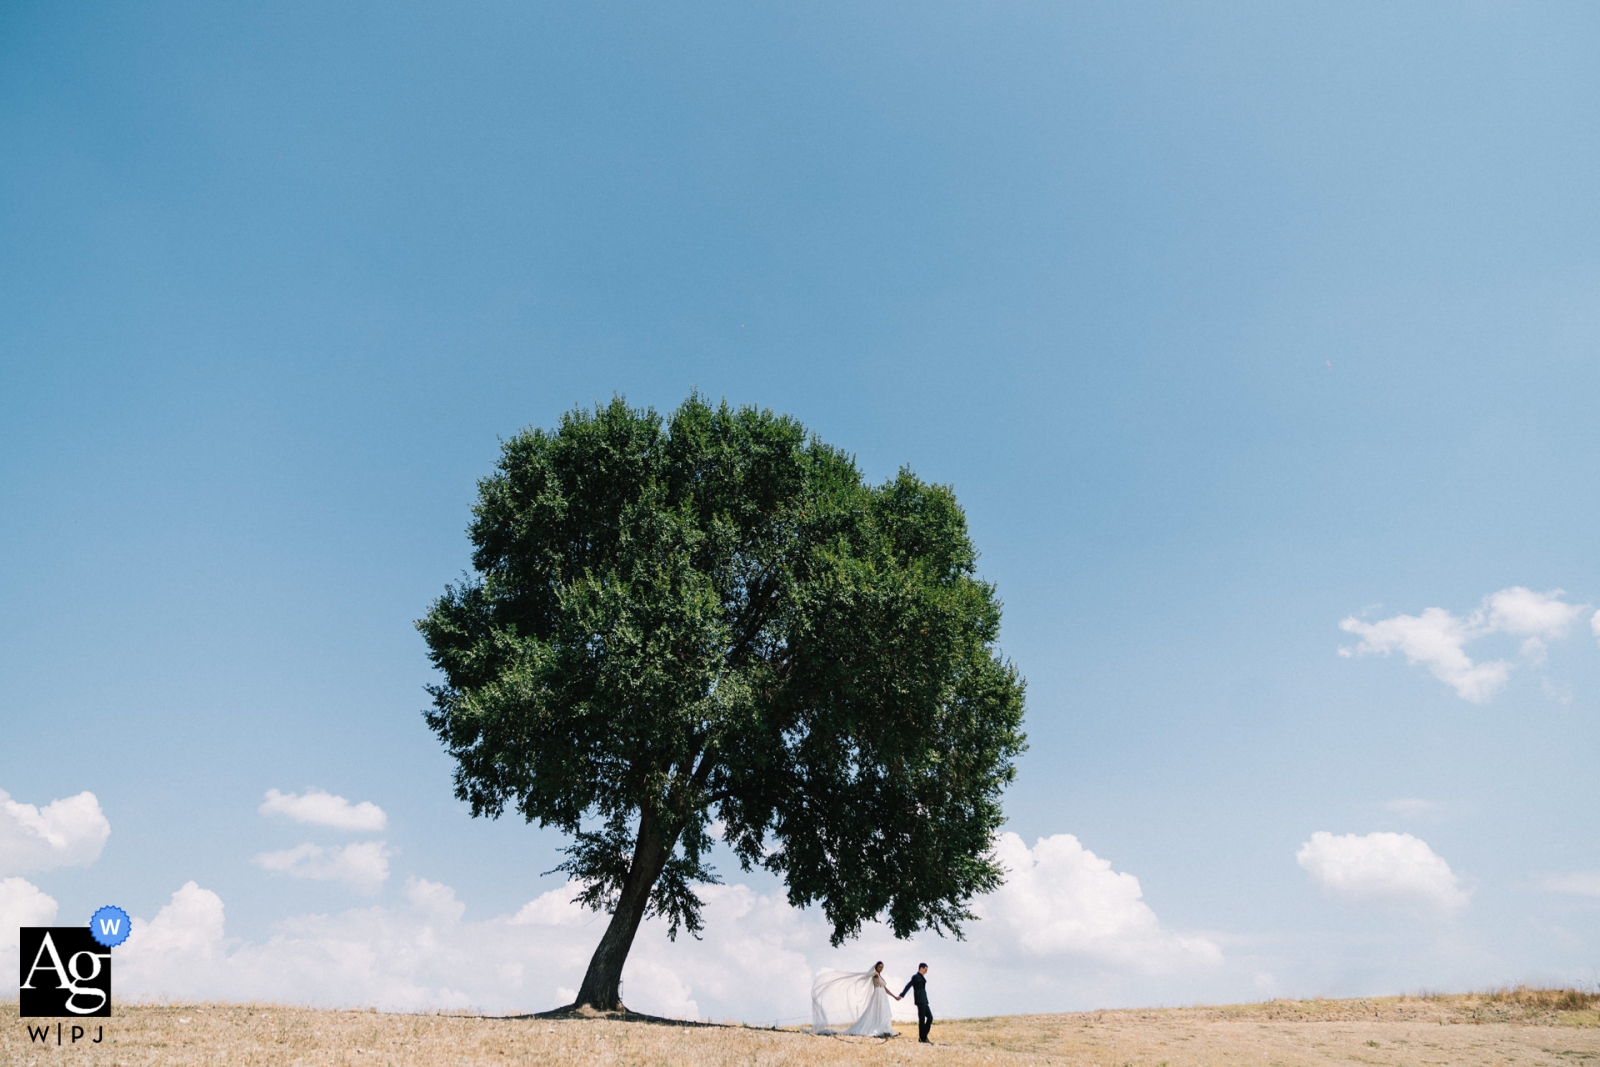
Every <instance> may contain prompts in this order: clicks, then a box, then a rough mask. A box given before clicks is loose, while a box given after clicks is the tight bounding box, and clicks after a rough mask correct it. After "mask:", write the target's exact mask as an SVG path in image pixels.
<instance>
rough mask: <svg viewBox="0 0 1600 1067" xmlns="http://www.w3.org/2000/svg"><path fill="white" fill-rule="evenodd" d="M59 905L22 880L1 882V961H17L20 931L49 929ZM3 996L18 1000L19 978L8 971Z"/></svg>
mask: <svg viewBox="0 0 1600 1067" xmlns="http://www.w3.org/2000/svg"><path fill="white" fill-rule="evenodd" d="M55 918H56V902H55V900H53V899H52V898H51V897H50V896H48V895H47V894H46V893H45V892H44V891H43V890H41V889H40V888H39V887H38V886H36V885H34V884H33V883H31V882H28V881H25V880H23V879H21V878H0V959H5V960H14V959H16V958H17V951H18V947H19V946H18V937H17V928H18V927H21V926H49V925H50V924H51V923H53V922H55ZM5 975H6V976H5V979H4V980H3V981H0V992H3V993H5V994H6V995H7V996H15V995H16V992H17V980H18V975H17V972H16V971H13V970H11V969H10V968H9V967H8V968H6V972H5Z"/></svg>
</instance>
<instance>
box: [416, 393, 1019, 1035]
mask: <svg viewBox="0 0 1600 1067" xmlns="http://www.w3.org/2000/svg"><path fill="white" fill-rule="evenodd" d="M470 536H471V539H472V544H473V546H474V549H475V551H474V553H473V560H472V561H473V565H474V567H475V568H476V571H477V574H476V576H474V577H472V578H470V579H469V580H467V581H465V582H463V583H461V584H459V585H455V586H452V587H450V588H449V589H447V590H446V592H445V594H444V595H443V596H441V597H440V598H439V599H438V600H437V601H436V602H435V603H434V605H433V607H432V609H431V610H430V611H429V612H428V615H427V617H426V618H424V619H422V620H421V621H420V622H419V623H418V627H419V629H420V630H421V631H422V634H423V636H424V638H425V639H426V641H427V644H428V649H429V653H430V656H431V657H432V660H433V662H434V665H435V666H437V667H438V668H439V669H440V670H441V671H442V672H443V673H444V682H443V684H441V685H438V686H436V687H433V688H432V689H431V690H430V692H431V693H432V695H433V698H434V706H433V708H432V709H431V710H430V711H428V712H427V721H428V725H429V726H431V727H432V728H433V729H434V730H435V731H437V732H438V734H439V736H440V738H441V739H442V740H443V741H444V744H445V745H446V747H447V748H448V749H449V751H450V754H451V755H452V756H454V757H455V759H456V761H457V769H456V774H455V783H456V795H457V796H458V797H460V798H461V799H462V800H464V801H466V802H467V803H468V804H470V805H471V808H472V813H473V815H488V816H491V817H495V816H499V815H500V814H502V813H503V812H504V811H505V810H506V808H507V807H511V808H513V809H514V810H516V811H518V812H520V813H521V814H522V815H523V817H524V818H526V819H527V820H528V821H529V822H537V823H538V824H539V825H540V826H555V827H558V828H560V829H561V830H563V831H565V832H566V833H567V834H569V835H570V836H571V841H572V843H571V845H570V847H569V848H568V850H567V859H566V862H565V863H563V864H562V865H561V868H560V869H564V870H566V871H567V872H569V873H570V874H571V876H572V877H573V878H574V879H575V880H576V881H577V882H578V883H579V884H580V885H581V886H582V890H581V894H580V898H579V899H581V900H582V901H583V903H585V904H587V905H588V906H590V907H592V908H595V909H605V910H608V911H610V912H611V921H610V924H609V925H608V926H607V928H606V931H605V934H604V935H603V936H602V937H601V939H600V944H599V946H598V947H597V948H596V949H595V953H594V957H593V959H592V960H591V961H590V963H589V969H588V972H587V973H586V974H585V976H584V979H583V985H582V988H581V989H580V990H579V992H578V997H577V1001H576V1003H575V1005H574V1006H575V1007H576V1006H580V1005H588V1006H591V1007H594V1008H597V1009H601V1010H618V1009H621V1007H622V1004H621V1000H620V997H619V983H620V979H621V976H622V966H623V962H624V961H625V960H626V958H627V954H628V950H629V948H630V947H631V946H632V944H633V939H634V935H635V933H636V932H637V931H638V928H639V923H640V922H641V920H643V919H644V918H645V917H646V916H647V915H651V914H657V915H662V916H665V917H666V918H667V920H668V924H669V936H674V937H675V936H676V935H677V933H678V931H679V930H680V929H686V930H688V931H689V932H691V933H695V932H697V931H698V930H700V929H701V920H700V901H699V899H698V898H697V897H696V895H695V886H696V884H697V883H706V882H714V881H715V880H716V877H715V875H714V874H713V872H712V871H711V870H710V869H709V868H708V867H707V865H706V861H705V856H706V852H707V849H708V848H709V847H710V845H711V839H710V836H709V830H710V827H711V824H712V821H713V819H715V820H718V821H720V823H721V825H722V830H721V833H722V835H723V837H724V839H725V840H726V842H727V843H728V844H729V845H730V846H731V847H732V849H733V851H734V853H735V854H736V855H737V856H738V858H739V860H740V862H741V863H742V864H743V865H744V867H745V869H747V870H748V869H749V868H750V867H751V866H752V865H755V866H761V867H765V868H767V869H768V870H771V871H774V872H777V873H778V874H780V875H781V876H782V877H783V878H784V880H785V881H786V883H787V886H788V894H789V900H790V902H791V903H792V904H794V905H796V906H801V907H803V906H806V905H809V904H813V903H819V904H820V905H821V907H822V910H823V912H824V914H825V915H826V916H827V918H828V920H829V921H830V922H831V923H832V924H833V940H834V943H835V944H838V943H839V942H840V941H842V940H843V939H844V938H846V937H850V936H853V935H855V934H856V933H857V932H858V931H859V930H860V928H861V925H862V923H864V922H868V921H871V920H874V919H877V918H880V917H881V918H883V919H884V920H885V921H887V923H888V924H889V926H890V927H891V928H892V929H893V930H894V932H895V934H897V935H898V936H900V937H909V936H911V935H912V934H913V933H914V932H916V931H917V930H919V929H925V928H926V929H932V930H935V931H939V932H941V933H943V932H951V933H954V934H955V935H957V936H960V933H961V923H962V922H963V920H966V919H970V918H971V915H970V913H969V911H968V907H967V906H968V904H969V903H970V901H971V899H972V897H973V896H974V895H975V894H979V893H984V892H987V891H989V890H991V889H993V888H995V887H996V886H997V885H998V884H999V882H1000V879H1001V872H1000V870H999V869H998V868H997V867H996V866H995V864H994V862H993V860H992V858H991V855H990V847H991V842H992V839H993V836H994V833H995V831H996V829H997V828H998V827H999V825H1000V822H1001V818H1002V816H1001V811H1000V802H999V799H1000V791H1001V789H1002V788H1003V787H1004V786H1005V785H1006V783H1008V782H1009V781H1010V780H1011V778H1012V776H1013V774H1014V770H1013V765H1012V760H1013V758H1014V757H1015V756H1016V754H1017V753H1018V752H1019V751H1021V749H1022V745H1023V736H1022V733H1021V723H1022V713H1023V684H1022V680H1021V678H1020V677H1019V676H1018V674H1017V671H1016V669H1015V668H1014V667H1013V666H1012V665H1011V664H1009V663H1007V662H1006V661H1005V660H1003V659H1002V658H1001V657H1000V655H999V654H998V652H997V651H996V649H995V641H996V638H997V635H998V631H999V626H1000V607H999V604H998V602H997V600H996V598H995V594H994V589H993V587H992V586H990V585H988V584H986V583H984V582H982V581H980V580H978V578H976V577H975V575H974V564H975V560H976V552H975V550H974V549H973V546H972V542H971V540H970V539H969V538H968V536H967V527H966V519H965V516H964V515H963V514H962V511H961V508H960V507H959V505H957V503H956V499H955V497H954V495H953V494H952V493H951V491H950V490H949V489H948V488H946V487H944V486H938V485H929V484H927V483H925V482H922V481H920V480H919V479H917V477H916V476H915V475H913V474H911V473H910V472H909V471H906V470H902V471H901V472H900V474H899V475H897V476H896V477H894V478H892V479H890V480H889V481H888V482H886V483H885V484H883V485H881V486H869V485H867V484H865V483H864V482H863V480H862V477H861V475H860V473H859V472H858V471H857V469H856V466H855V463H854V460H853V459H852V458H851V457H850V456H849V455H847V454H845V453H843V452H841V451H839V450H838V449H835V448H831V447H829V446H827V445H825V444H823V443H821V442H820V441H818V440H817V439H816V438H815V437H813V436H811V435H809V434H807V432H806V431H805V429H804V428H803V427H802V426H801V425H800V424H799V423H798V422H796V421H795V420H793V419H791V418H787V417H782V416H777V415H774V414H773V413H772V412H770V411H763V410H756V409H754V408H738V409H732V408H730V407H729V406H728V405H727V404H726V403H723V404H720V405H716V406H713V405H711V404H708V403H706V402H705V401H704V400H703V399H701V398H700V397H698V396H691V397H690V398H689V399H688V400H687V401H685V402H684V403H683V405H682V406H681V407H679V408H678V409H677V410H676V411H674V412H673V413H672V414H671V416H670V417H668V418H667V419H665V420H663V419H662V418H661V417H660V416H658V415H657V414H656V413H655V412H654V411H652V410H639V409H634V408H630V407H628V406H627V405H626V404H625V403H624V402H623V401H622V400H620V399H614V400H613V401H612V402H611V403H610V404H609V405H607V406H604V407H598V406H597V407H596V409H595V410H594V411H592V412H591V411H585V410H576V411H573V412H572V413H571V414H569V415H567V416H565V417H564V418H563V419H562V420H561V425H560V427H559V428H558V429H556V430H555V431H554V432H550V431H545V430H529V431H526V432H523V433H520V434H518V435H517V436H516V437H514V438H512V439H511V440H509V441H507V442H505V444H504V446H503V448H502V454H501V457H500V462H499V465H498V467H497V469H496V470H495V472H494V473H493V474H491V475H490V476H489V477H487V478H485V479H483V480H482V481H481V482H480V483H479V496H478V503H477V505H476V507H475V508H474V509H473V521H472V524H471V527H470Z"/></svg>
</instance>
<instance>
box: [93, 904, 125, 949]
mask: <svg viewBox="0 0 1600 1067" xmlns="http://www.w3.org/2000/svg"><path fill="white" fill-rule="evenodd" d="M89 936H90V937H92V938H94V939H95V940H96V941H98V942H100V944H102V945H104V946H105V947H106V948H116V947H117V946H118V945H120V944H122V943H123V942H124V941H126V940H128V913H127V912H125V911H123V910H122V909H121V908H119V907H117V906H116V905H114V904H107V905H106V906H105V907H103V908H101V909H100V910H99V911H97V912H95V913H94V914H93V915H91V916H90V917H89Z"/></svg>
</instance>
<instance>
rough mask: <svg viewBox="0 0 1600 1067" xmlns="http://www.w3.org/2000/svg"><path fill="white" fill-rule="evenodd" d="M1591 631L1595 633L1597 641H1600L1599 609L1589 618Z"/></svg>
mask: <svg viewBox="0 0 1600 1067" xmlns="http://www.w3.org/2000/svg"><path fill="white" fill-rule="evenodd" d="M1589 632H1590V633H1592V634H1594V638H1595V640H1596V641H1600V611H1597V612H1595V613H1594V614H1593V615H1592V616H1590V618H1589Z"/></svg>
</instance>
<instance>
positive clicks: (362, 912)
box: [117, 834, 1221, 1023]
mask: <svg viewBox="0 0 1600 1067" xmlns="http://www.w3.org/2000/svg"><path fill="white" fill-rule="evenodd" d="M999 846H1000V847H999V852H1000V855H1001V858H1002V861H1003V862H1005V863H1006V864H1007V866H1009V867H1011V869H1012V870H1013V879H1014V880H1013V882H1012V883H1011V884H1010V885H1008V886H1007V887H1006V888H1005V889H1003V890H1001V891H1000V892H999V893H996V894H994V895H992V896H990V897H988V898H985V899H984V900H983V901H982V902H981V903H980V907H979V910H981V911H982V913H983V915H984V918H983V919H982V920H981V921H979V922H975V923H972V924H970V925H969V926H968V928H967V935H968V940H966V941H954V940H946V939H942V938H938V937H933V936H926V937H919V938H915V939H913V940H911V941H899V940H896V939H895V938H894V937H893V936H892V935H891V934H890V933H889V931H888V930H887V929H885V928H884V927H882V926H879V925H869V926H868V927H867V928H866V929H865V930H864V931H863V932H862V936H861V938H859V939H858V940H856V941H852V942H849V943H847V944H846V945H845V946H844V947H843V948H840V949H834V948H831V947H830V946H829V945H828V928H827V926H826V924H825V922H824V921H823V919H822V917H821V916H820V915H819V914H817V912H816V910H815V909H813V910H810V911H804V912H802V911H797V910H796V909H794V908H792V907H790V906H789V904H788V902H787V900H786V899H785V897H784V894H783V892H782V890H781V889H779V888H777V887H776V886H774V887H773V890H772V891H771V892H761V891H758V890H757V889H754V888H752V887H750V886H748V885H740V884H729V885H711V886H706V887H704V888H703V889H702V890H701V895H702V898H703V900H704V901H705V921H706V931H705V939H704V940H702V941H696V940H694V939H693V938H690V937H686V936H685V937H680V938H679V939H678V941H677V942H675V943H674V942H669V941H668V940H667V938H666V929H665V923H663V922H662V921H661V920H659V919H652V920H648V921H647V922H645V923H644V925H643V926H642V927H641V929H640V931H639V936H638V939H637V940H636V941H635V942H634V947H633V951H632V953H631V954H630V955H629V958H628V965H627V968H626V970H625V971H624V974H623V995H624V997H625V999H626V1000H627V1002H628V1004H629V1006H630V1007H633V1008H635V1009H637V1010H641V1011H647V1012H651V1013H655V1014H661V1015H669V1016H676V1017H685V1018H695V1017H699V1018H715V1019H724V1018H739V1019H745V1020H748V1021H752V1022H764V1023H767V1022H773V1021H778V1020H782V1021H789V1022H799V1021H803V1020H804V1019H805V1018H807V1017H808V1015H809V1010H810V1009H809V1006H810V988H811V978H812V976H813V975H814V974H815V973H816V972H817V971H818V970H822V969H825V968H834V967H843V968H850V969H855V970H866V969H867V968H868V967H870V966H871V965H872V963H873V962H874V961H875V960H879V959H881V960H884V961H885V962H886V964H887V965H888V966H887V970H888V971H889V973H890V975H891V977H892V978H893V979H894V980H895V981H897V982H904V981H905V979H906V978H908V977H909V976H910V974H911V971H912V969H913V968H914V967H915V966H916V964H917V963H918V962H921V961H924V960H925V961H927V962H928V963H929V964H930V967H931V979H930V981H931V983H932V990H933V993H934V995H935V996H936V998H937V999H936V1000H935V1004H936V1009H935V1010H941V1011H943V1012H944V1013H945V1014H947V1015H951V1016H954V1015H962V1014H967V1015H971V1014H981V1013H993V1012H999V1011H1024V1010H1035V1011H1039V1010H1050V1009H1055V1010H1060V1009H1061V1008H1062V1007H1063V1005H1068V1006H1070V1005H1073V1004H1077V1005H1079V1006H1088V1005H1091V1004H1094V1005H1102V1006H1103V1005H1105V1004H1107V1003H1112V1002H1115V1001H1116V1000H1117V999H1118V998H1119V997H1120V998H1121V999H1122V1000H1123V1001H1124V1002H1137V1001H1138V1000H1140V999H1145V998H1148V997H1149V996H1150V992H1149V990H1150V989H1151V988H1152V987H1151V986H1150V984H1149V983H1150V982H1151V981H1165V980H1166V979H1150V978H1148V977H1147V976H1149V975H1151V974H1157V975H1173V974H1177V973H1179V972H1184V971H1188V972H1194V971H1197V970H1198V971H1206V972H1209V969H1210V968H1211V967H1212V966H1213V965H1214V964H1216V963H1217V962H1218V961H1219V960H1220V958H1221V953H1220V950H1219V949H1218V948H1217V946H1216V945H1215V944H1214V943H1212V942H1211V941H1209V940H1207V939H1205V938H1201V937H1193V936H1185V935H1180V934H1176V933H1173V932H1171V931H1169V930H1166V929H1164V928H1163V927H1162V926H1161V924H1160V922H1159V921H1158V920H1157V918H1156V916H1155V915H1154V913H1153V912H1151V910H1150V908H1149V906H1148V905H1146V904H1145V903H1144V901H1143V899H1142V894H1141V892H1140V887H1139V884H1138V881H1137V879H1135V878H1134V877H1133V876H1132V875H1128V874H1120V873H1117V872H1114V871H1112V870H1111V866H1110V864H1109V863H1108V862H1107V861H1105V860H1102V859H1099V858H1098V857H1096V856H1095V855H1094V854H1093V853H1091V852H1089V851H1087V850H1086V849H1084V848H1083V847H1082V846H1081V845H1080V844H1079V843H1078V842H1077V840H1076V839H1075V838H1073V837H1071V836H1069V835H1060V836H1057V837H1052V838H1045V839H1043V840H1041V841H1039V842H1038V843H1037V844H1035V846H1034V847H1033V848H1032V849H1029V848H1028V847H1027V846H1026V845H1024V844H1023V843H1022V841H1021V839H1020V838H1017V837H1016V836H1015V835H1013V834H1007V835H1003V836H1002V837H1001V839H1000V841H999ZM575 892H576V890H575V887H573V886H571V885H565V886H560V887H557V888H555V889H552V890H550V891H549V892H546V893H544V894H542V895H540V896H538V897H536V898H534V899H533V900H531V901H529V902H528V903H527V904H526V905H524V906H523V907H522V908H521V909H519V910H518V911H517V912H516V913H515V914H514V915H512V916H510V917H506V916H501V917H498V918H490V919H482V920H477V921H470V920H468V919H467V918H466V908H465V905H464V904H463V903H462V902H461V901H460V900H458V899H457V898H456V896H455V893H454V891H452V890H451V889H450V888H449V887H448V886H444V885H440V884H438V883H436V882H430V881H426V880H424V879H418V878H413V879H410V880H409V881H407V883H406V887H405V900H404V902H403V903H401V904H398V905H395V906H393V907H386V906H373V907H365V908H356V909H351V910H348V911H345V912H341V913H339V914H334V915H305V916H299V917H297V918H292V919H289V920H287V921H285V922H282V923H280V924H279V925H278V927H277V928H276V930H275V932H274V933H273V934H272V936H271V937H269V938H268V939H266V940H265V941H255V942H243V941H239V940H231V939H229V938H228V937H227V936H226V932H225V929H224V922H223V904H222V900H221V899H220V898H219V897H218V896H217V895H216V894H215V893H212V892H210V891H209V890H206V889H202V888H200V887H199V886H197V885H195V884H194V883H192V882H191V883H189V884H187V885H185V886H184V887H183V888H182V889H180V890H178V892H176V893H174V894H173V897H172V901H171V903H169V904H168V905H167V906H166V907H164V908H162V909H161V912H160V913H159V914H158V915H157V916H156V917H155V919H153V920H151V921H149V922H145V921H144V920H142V919H138V918H136V919H135V920H134V922H133V933H132V935H131V936H130V938H129V940H128V943H127V944H126V945H124V946H123V947H122V948H120V949H118V953H119V957H118V961H117V968H118V973H117V987H118V990H119V992H120V993H121V995H123V996H125V997H132V998H140V997H173V998H193V999H227V1000H251V999H256V1000H273V1001H280V1002H288V1003H296V1002H298V1003H316V1004H327V1005H352V1006H353V1005H373V1006H377V1007H382V1008H387V1009H393V1010H409V1011H415V1010H422V1009H429V1008H469V1007H471V1008H478V1009H482V1010H488V1011H517V1012H521V1011H534V1010H543V1009H546V1008H551V1007H555V1006H558V1005H559V1004H563V1003H567V1002H570V1000H571V998H572V996H573V990H574V989H576V988H577V986H578V984H579V982H580V980H581V979H582V977H583V971H584V968H585V967H586V966H587V965H588V962H589V956H590V954H591V953H592V952H593V951H594V947H595V945H596V944H597V943H598V941H599V939H600V935H601V933H602V932H603V931H604V929H605V924H606V921H607V917H606V916H604V915H596V914H595V913H593V912H589V911H586V910H584V909H583V908H581V907H580V906H579V905H577V904H574V903H572V897H573V896H574V894H575ZM1035 932H1037V933H1038V935H1039V936H1034V934H1035ZM1135 982H1138V983H1144V984H1143V985H1139V986H1138V990H1139V991H1138V992H1132V991H1130V990H1131V989H1132V987H1131V986H1130V985H1129V983H1135ZM895 991H896V992H898V991H899V990H898V988H896V990H895ZM897 1008H898V1009H899V1010H900V1013H901V1017H910V1015H909V1013H910V1012H911V1010H912V1009H911V1006H910V1001H909V1000H907V1001H904V1002H901V1003H899V1004H897Z"/></svg>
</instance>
